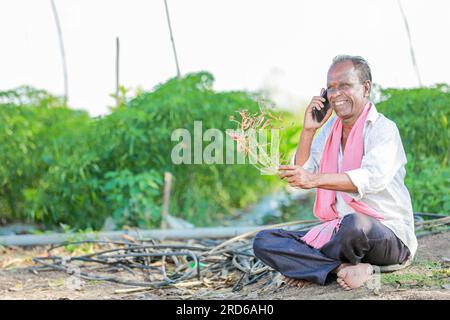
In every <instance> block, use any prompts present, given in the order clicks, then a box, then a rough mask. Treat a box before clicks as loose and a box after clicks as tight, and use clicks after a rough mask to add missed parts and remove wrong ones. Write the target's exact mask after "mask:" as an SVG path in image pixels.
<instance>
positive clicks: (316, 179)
mask: <svg viewBox="0 0 450 320" xmlns="http://www.w3.org/2000/svg"><path fill="white" fill-rule="evenodd" d="M311 175H312V179H311V181H312V185H313V186H312V187H313V188H319V187H320V185H321V181H322V176H323V175H322V174H320V173H312V174H311Z"/></svg>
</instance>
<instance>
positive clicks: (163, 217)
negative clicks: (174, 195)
mask: <svg viewBox="0 0 450 320" xmlns="http://www.w3.org/2000/svg"><path fill="white" fill-rule="evenodd" d="M171 185H172V174H171V173H170V172H164V195H163V208H162V212H161V229H167V215H168V214H169V201H170V187H171Z"/></svg>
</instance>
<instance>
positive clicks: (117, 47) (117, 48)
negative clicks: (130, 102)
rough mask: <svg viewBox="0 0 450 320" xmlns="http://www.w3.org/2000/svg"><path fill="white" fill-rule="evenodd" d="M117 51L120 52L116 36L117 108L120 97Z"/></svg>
mask: <svg viewBox="0 0 450 320" xmlns="http://www.w3.org/2000/svg"><path fill="white" fill-rule="evenodd" d="M119 53H120V43H119V37H116V108H117V109H118V108H119V106H120V98H119V85H120V82H119Z"/></svg>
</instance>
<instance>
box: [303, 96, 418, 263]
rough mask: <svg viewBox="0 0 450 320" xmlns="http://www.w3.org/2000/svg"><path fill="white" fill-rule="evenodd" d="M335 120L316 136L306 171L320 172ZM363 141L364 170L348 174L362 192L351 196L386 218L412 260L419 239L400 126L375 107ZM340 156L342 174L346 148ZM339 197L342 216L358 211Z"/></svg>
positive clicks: (370, 115)
mask: <svg viewBox="0 0 450 320" xmlns="http://www.w3.org/2000/svg"><path fill="white" fill-rule="evenodd" d="M335 120H336V115H333V116H332V117H331V118H330V119H329V120H328V121H327V122H326V123H325V124H324V125H323V126H322V128H321V129H320V130H319V132H318V133H317V135H316V136H315V137H314V139H313V142H312V144H311V154H310V157H309V159H308V160H307V161H306V162H305V164H304V165H303V168H304V169H305V170H307V171H309V172H311V173H317V172H318V171H319V164H320V159H321V157H322V152H323V148H324V146H325V142H326V140H327V137H328V135H329V134H330V131H331V128H332V126H333V123H334V121H335ZM363 139H364V153H363V159H362V161H361V168H359V169H355V170H350V171H347V172H345V173H346V174H347V175H348V176H349V177H350V179H351V180H352V182H353V184H354V185H355V186H356V187H357V189H358V192H357V193H351V192H347V194H348V195H349V196H351V197H352V198H353V199H355V200H356V201H361V202H363V203H365V204H367V205H368V206H369V207H371V208H372V209H374V210H375V211H377V212H378V213H380V214H381V215H383V217H384V220H383V221H381V222H382V223H383V224H384V225H385V226H386V227H388V228H389V229H391V230H392V231H393V232H394V233H395V235H396V236H397V237H398V238H399V239H400V240H401V241H402V242H403V243H404V244H405V245H406V246H407V247H408V249H409V251H410V252H411V258H412V257H413V256H414V255H415V253H416V251H417V238H416V235H415V232H414V216H413V209H412V204H411V197H410V195H409V192H408V189H407V188H406V186H405V183H404V178H405V174H406V170H405V165H406V162H407V159H406V155H405V151H404V149H403V144H402V141H401V138H400V133H399V131H398V128H397V126H396V124H395V123H394V122H393V121H391V120H389V119H388V118H386V117H385V116H384V115H382V114H381V113H378V111H377V109H376V108H375V105H374V104H372V108H371V109H370V111H369V113H368V115H367V118H366V122H365V124H364V129H363ZM339 153H340V155H339V160H338V163H339V172H340V164H341V160H342V147H341V148H340V152H339ZM294 159H295V155H294ZM336 194H337V197H336V200H337V201H336V203H335V205H336V209H337V211H338V214H339V216H340V217H343V216H344V215H346V214H349V213H352V212H354V210H352V209H351V208H350V207H349V206H348V205H347V204H346V203H345V201H344V200H343V198H342V197H341V196H340V195H338V193H336Z"/></svg>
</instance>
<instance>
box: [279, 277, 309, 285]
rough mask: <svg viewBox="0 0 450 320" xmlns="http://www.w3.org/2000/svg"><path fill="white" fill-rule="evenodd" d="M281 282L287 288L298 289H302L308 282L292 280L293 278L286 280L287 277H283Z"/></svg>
mask: <svg viewBox="0 0 450 320" xmlns="http://www.w3.org/2000/svg"><path fill="white" fill-rule="evenodd" d="M283 281H284V282H285V283H286V284H287V285H288V286H293V287H299V288H303V287H304V286H306V285H307V284H308V283H309V281H308V280H302V279H293V278H288V277H284V278H283Z"/></svg>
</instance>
